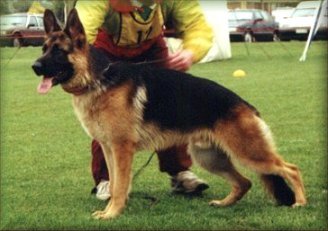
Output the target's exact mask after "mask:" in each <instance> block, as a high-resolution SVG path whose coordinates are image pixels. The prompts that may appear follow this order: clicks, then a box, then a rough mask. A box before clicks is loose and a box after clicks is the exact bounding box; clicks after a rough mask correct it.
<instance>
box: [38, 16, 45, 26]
mask: <svg viewBox="0 0 328 231" xmlns="http://www.w3.org/2000/svg"><path fill="white" fill-rule="evenodd" d="M36 19H37V20H38V23H39V26H40V27H44V25H43V17H41V16H37V17H36Z"/></svg>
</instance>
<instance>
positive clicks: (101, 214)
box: [92, 210, 119, 220]
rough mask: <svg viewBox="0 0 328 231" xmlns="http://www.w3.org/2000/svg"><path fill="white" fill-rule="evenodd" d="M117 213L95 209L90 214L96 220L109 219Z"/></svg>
mask: <svg viewBox="0 0 328 231" xmlns="http://www.w3.org/2000/svg"><path fill="white" fill-rule="evenodd" d="M118 215H119V214H118V213H113V212H111V211H110V210H109V211H96V212H94V213H93V214H92V217H93V218H94V219H96V220H109V219H113V218H115V217H117V216H118Z"/></svg>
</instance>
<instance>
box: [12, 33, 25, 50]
mask: <svg viewBox="0 0 328 231" xmlns="http://www.w3.org/2000/svg"><path fill="white" fill-rule="evenodd" d="M13 46H14V47H21V46H23V41H22V38H21V36H20V35H19V34H15V35H14V39H13Z"/></svg>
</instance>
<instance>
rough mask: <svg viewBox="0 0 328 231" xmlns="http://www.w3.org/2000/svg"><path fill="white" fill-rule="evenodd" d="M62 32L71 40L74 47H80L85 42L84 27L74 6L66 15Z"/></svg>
mask: <svg viewBox="0 0 328 231" xmlns="http://www.w3.org/2000/svg"><path fill="white" fill-rule="evenodd" d="M64 32H65V33H66V34H67V35H68V36H69V37H70V38H71V39H72V40H73V42H74V45H75V46H76V47H78V48H82V47H84V45H85V44H86V36H85V32H84V28H83V25H82V23H81V21H80V18H79V16H78V14H77V11H76V9H74V8H73V9H72V10H71V11H70V13H69V15H68V18H67V23H66V27H65V29H64Z"/></svg>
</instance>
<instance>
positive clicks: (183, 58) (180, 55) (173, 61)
mask: <svg viewBox="0 0 328 231" xmlns="http://www.w3.org/2000/svg"><path fill="white" fill-rule="evenodd" d="M193 56H194V55H193V53H192V52H191V51H188V50H181V51H178V52H176V53H173V54H170V55H169V57H168V62H167V64H168V68H170V69H174V70H177V71H187V70H188V69H189V68H190V67H191V65H192V63H193V62H192V61H193Z"/></svg>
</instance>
